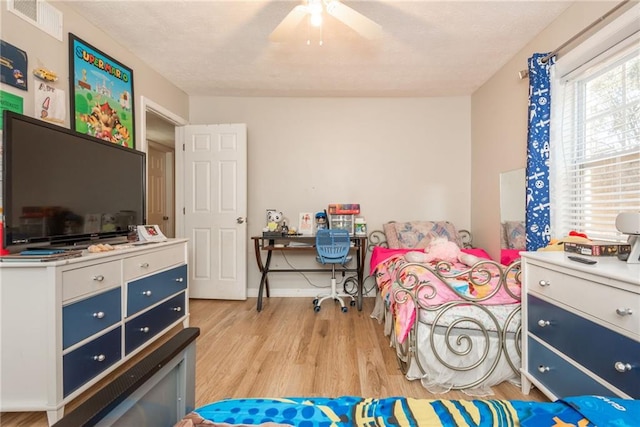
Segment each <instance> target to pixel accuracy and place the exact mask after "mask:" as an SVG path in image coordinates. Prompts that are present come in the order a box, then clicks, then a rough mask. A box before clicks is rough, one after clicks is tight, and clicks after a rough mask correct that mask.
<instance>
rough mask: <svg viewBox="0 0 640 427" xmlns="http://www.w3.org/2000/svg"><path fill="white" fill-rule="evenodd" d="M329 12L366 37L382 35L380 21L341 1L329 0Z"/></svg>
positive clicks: (373, 37)
mask: <svg viewBox="0 0 640 427" xmlns="http://www.w3.org/2000/svg"><path fill="white" fill-rule="evenodd" d="M327 13H328V14H329V15H331V16H333V17H334V18H336V19H337V20H339V21H341V22H342V23H343V24H345V25H348V26H349V27H351V28H352V29H353V30H354V31H356V32H357V33H358V34H360V35H361V36H363V37H365V38H368V39H376V38H378V37H380V36H381V35H382V27H381V26H380V25H379V24H378V23H376V22H374V21H372V20H371V19H369V18H367V17H366V16H364V15H362V14H361V13H360V12H356V11H355V10H353V9H352V8H350V7H349V6H347V5H345V4H343V3H342V2H340V1H337V0H331V1H329V3H328V4H327Z"/></svg>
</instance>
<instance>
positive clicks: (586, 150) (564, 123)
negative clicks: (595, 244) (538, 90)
mask: <svg viewBox="0 0 640 427" xmlns="http://www.w3.org/2000/svg"><path fill="white" fill-rule="evenodd" d="M553 79H554V85H553V86H552V98H551V107H552V117H551V150H552V151H551V153H550V172H551V175H550V183H551V206H552V208H551V223H552V235H553V237H562V236H566V235H568V234H569V232H570V231H571V230H576V231H580V232H584V233H586V234H587V235H588V236H589V238H591V239H596V240H614V241H615V240H617V241H624V240H626V239H627V236H624V235H622V234H621V233H619V232H618V231H617V230H616V227H615V219H616V216H617V215H618V214H619V213H620V212H638V211H640V42H639V40H638V37H637V34H636V36H635V37H631V38H626V39H625V40H624V41H623V42H621V43H618V44H616V45H615V46H614V47H612V48H609V49H607V50H606V51H605V52H604V53H602V54H600V55H598V56H597V57H596V58H594V59H591V60H589V61H586V62H583V63H582V64H580V66H579V67H578V68H576V69H575V70H574V71H572V72H570V73H567V74H565V75H564V76H560V77H557V76H555V77H554V78H553Z"/></svg>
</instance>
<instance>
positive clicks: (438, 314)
mask: <svg viewBox="0 0 640 427" xmlns="http://www.w3.org/2000/svg"><path fill="white" fill-rule="evenodd" d="M459 234H460V235H461V237H463V244H464V246H465V247H471V245H472V243H471V242H472V236H471V233H469V232H468V231H466V230H463V231H460V232H459ZM375 246H382V247H387V243H386V239H385V235H384V232H382V231H379V230H376V231H373V232H372V233H371V234H370V236H369V247H370V249H371V250H373V247H375ZM452 267H453V266H452V265H451V264H450V263H448V262H439V263H438V264H437V265H435V266H431V265H427V264H420V263H411V262H407V263H405V264H404V265H403V266H402V267H400V268H399V269H398V271H397V273H396V274H395V281H394V290H393V292H392V298H393V302H394V303H395V304H398V305H402V304H407V303H408V301H412V302H413V305H414V310H415V319H416V320H415V322H414V323H413V325H412V326H411V329H410V330H409V334H408V337H407V339H406V340H405V341H404V342H402V343H399V342H398V340H397V339H395V337H394V336H393V333H390V336H391V338H390V339H391V345H392V346H393V347H395V348H396V357H397V360H398V364H399V366H400V369H401V370H402V372H403V373H404V374H405V375H408V376H409V371H410V366H411V365H414V366H415V368H412V370H413V371H414V373H413V374H411V376H412V377H414V379H417V378H416V377H426V376H428V375H429V372H430V371H432V372H433V369H434V366H433V365H431V364H432V363H433V362H434V359H435V361H437V364H438V365H439V366H437V367H435V369H437V370H451V371H453V372H454V373H455V372H458V373H460V372H470V371H474V370H475V371H482V372H477V375H476V376H475V379H473V380H464V381H462V380H461V381H457V380H455V381H453V382H452V383H450V384H448V387H449V388H450V389H452V390H467V389H472V388H475V387H478V386H480V385H483V383H484V382H485V381H487V379H489V377H490V376H491V375H492V374H493V373H494V371H495V370H496V369H497V367H498V364H499V363H500V361H501V359H502V358H503V357H504V358H505V361H506V363H507V364H508V366H509V367H510V368H511V370H512V371H513V376H514V380H515V381H517V378H518V376H519V368H520V357H521V322H520V314H521V310H520V304H512V305H509V306H508V305H504V306H502V307H504V308H505V309H504V311H505V312H506V313H507V314H506V316H505V313H503V316H502V320H500V319H498V317H496V315H495V314H494V312H493V311H492V310H491V309H490V308H489V306H487V305H484V304H481V303H482V302H483V301H485V300H487V299H489V298H491V297H492V296H493V295H495V294H496V293H497V292H498V291H499V290H500V289H504V291H505V292H506V293H507V294H508V295H509V296H510V297H511V298H513V299H514V300H517V301H520V295H516V294H514V293H513V292H512V291H511V289H510V288H509V287H508V286H507V285H508V283H510V282H508V281H515V282H516V283H518V284H521V269H520V261H519V260H518V261H516V262H514V263H512V264H511V265H509V266H503V265H501V264H499V263H497V262H495V261H490V260H482V261H480V262H478V263H476V264H475V265H473V266H471V267H469V268H467V269H465V270H463V271H461V272H459V273H457V274H456V273H453V272H452V270H453V268H452ZM424 272H429V273H431V276H432V277H433V279H432V280H427V281H423V280H421V279H420V277H421V273H424ZM402 277H404V280H401V279H400V278H402ZM492 277H493V283H494V284H493V285H489V282H490V281H491V280H492ZM496 277H497V278H498V282H497V283H495V280H496V279H495V278H496ZM461 279H462V280H465V281H468V282H470V283H472V284H473V285H474V286H477V287H479V288H481V287H482V286H490V287H491V291H490V292H488V293H487V294H486V295H484V296H483V297H481V298H475V297H470V296H468V295H465V294H462V293H460V292H458V290H457V289H456V288H455V287H454V286H453V285H452V283H453V282H454V281H456V280H461ZM434 282H435V283H434ZM439 286H446V287H448V288H449V289H450V290H451V291H453V292H454V293H455V294H456V295H457V296H458V297H459V299H458V300H455V301H451V302H446V303H444V304H438V305H436V304H430V303H429V301H430V300H433V299H434V298H435V297H436V296H437V294H438V287H439ZM418 296H420V298H419V297H418ZM462 307H465V308H466V309H465V312H466V311H467V310H471V311H473V313H474V315H475V313H478V316H477V317H476V316H474V317H470V316H468V315H457V314H456V311H458V310H460V309H461V308H462ZM469 307H472V308H471V309H470V308H469ZM388 315H390V316H392V317H391V321H392V322H393V320H394V319H393V316H394V313H391V312H390V309H389V307H388V306H387V305H385V316H388ZM480 317H482V318H484V321H482V320H480V319H479V318H480ZM433 325H435V327H434V326H433ZM425 326H427V327H425ZM424 334H427V337H428V341H429V343H430V349H428V350H427V351H428V352H429V353H430V354H432V355H433V357H430V358H429V366H425V364H426V363H425V361H424V359H425V355H424V354H421V350H423V349H421V348H420V344H419V343H420V342H424V339H423V335H424ZM472 337H475V338H472ZM492 341H493V342H492ZM438 344H440V345H438ZM474 346H480V347H481V348H480V349H481V350H482V348H483V350H482V351H480V352H479V354H474V356H477V359H475V360H468V359H469V357H470V356H469V355H471V354H472V353H473V351H472V350H474ZM443 348H444V349H445V350H444V351H445V352H446V354H442V353H441V351H440V350H438V349H441V350H442V349H443ZM476 353H477V352H476ZM452 358H453V359H454V360H451V359H452ZM416 369H417V371H416ZM502 369H504V367H503V368H502ZM416 372H418V374H417V375H416ZM452 375H453V377H452V378H456V376H455V374H452ZM474 375H475V373H474ZM488 385H493V384H488Z"/></svg>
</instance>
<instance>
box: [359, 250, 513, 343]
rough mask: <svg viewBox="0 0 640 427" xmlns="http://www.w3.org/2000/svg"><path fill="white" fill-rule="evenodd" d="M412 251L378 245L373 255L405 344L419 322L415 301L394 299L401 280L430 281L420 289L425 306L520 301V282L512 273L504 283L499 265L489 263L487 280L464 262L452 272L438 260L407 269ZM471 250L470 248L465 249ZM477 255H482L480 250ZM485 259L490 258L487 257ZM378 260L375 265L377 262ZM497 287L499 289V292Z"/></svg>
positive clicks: (374, 271) (374, 269)
mask: <svg viewBox="0 0 640 427" xmlns="http://www.w3.org/2000/svg"><path fill="white" fill-rule="evenodd" d="M408 251H409V250H406V249H387V248H382V247H375V248H374V250H373V253H372V255H371V269H372V275H373V276H374V277H375V278H376V283H377V285H378V290H379V292H380V296H381V298H382V299H383V300H384V301H385V303H386V304H387V305H388V306H389V307H390V309H391V310H392V312H393V314H394V329H395V335H396V339H397V340H398V342H400V343H403V342H404V341H405V340H406V338H407V336H408V334H409V331H410V330H411V327H412V325H413V324H414V322H415V317H416V312H415V305H414V303H413V300H411V299H407V300H406V301H404V302H402V303H397V302H396V301H395V300H394V297H393V293H394V291H396V292H397V290H398V289H401V288H400V286H399V285H398V283H397V282H398V281H400V282H402V283H406V282H407V281H408V279H410V278H412V277H413V276H412V275H415V277H416V278H417V280H419V281H420V283H430V284H431V285H433V286H434V288H435V289H432V288H428V287H427V288H422V289H421V291H420V295H419V297H420V301H421V307H428V308H429V309H434V310H435V309H438V308H439V307H442V306H443V305H444V304H447V303H453V302H456V301H463V302H469V303H471V302H473V303H477V304H481V305H503V304H518V303H519V302H520V301H519V297H520V283H519V282H518V281H517V280H515V278H514V277H513V276H514V275H515V272H513V271H511V272H510V274H511V276H507V277H506V286H507V287H508V289H509V291H507V290H506V289H505V284H502V283H501V277H502V272H501V270H500V269H501V267H500V266H499V265H496V264H492V263H486V265H483V267H484V271H485V272H489V274H490V275H491V278H489V279H488V281H486V283H485V280H486V279H485V278H484V276H483V274H482V272H481V271H480V270H474V271H470V269H469V267H468V266H466V265H464V264H462V263H454V264H453V265H451V267H452V269H451V270H450V271H446V272H441V271H440V270H439V268H438V262H436V261H433V262H431V263H429V264H427V265H428V266H429V267H430V270H429V269H426V268H419V267H413V268H403V267H405V266H406V265H407V264H408V262H407V261H406V260H405V259H404V255H405V254H406V253H407V252H408ZM465 252H468V250H465ZM473 254H474V255H476V256H481V255H482V254H481V253H478V251H477V250H476V251H475V252H473ZM484 258H488V256H487V257H484ZM374 263H375V265H374ZM496 288H498V289H497V291H496Z"/></svg>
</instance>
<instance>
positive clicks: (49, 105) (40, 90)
mask: <svg viewBox="0 0 640 427" xmlns="http://www.w3.org/2000/svg"><path fill="white" fill-rule="evenodd" d="M35 83H36V86H37V87H36V91H35V110H36V111H35V113H34V117H37V118H39V119H40V120H44V121H45V122H49V123H55V124H57V125H61V124H64V120H65V118H66V116H67V110H66V105H65V102H64V101H65V96H66V93H65V91H64V90H62V89H56V88H55V87H53V86H50V85H48V84H46V83H45V82H35Z"/></svg>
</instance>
